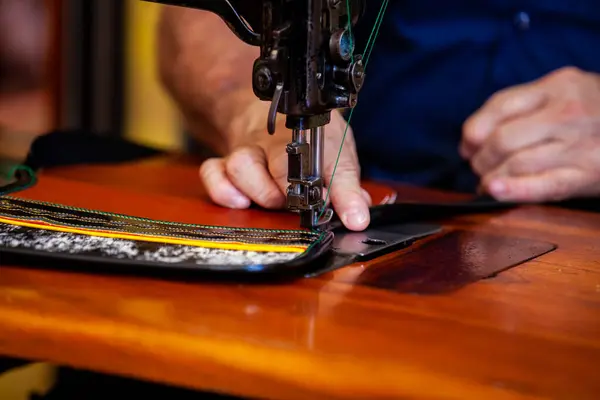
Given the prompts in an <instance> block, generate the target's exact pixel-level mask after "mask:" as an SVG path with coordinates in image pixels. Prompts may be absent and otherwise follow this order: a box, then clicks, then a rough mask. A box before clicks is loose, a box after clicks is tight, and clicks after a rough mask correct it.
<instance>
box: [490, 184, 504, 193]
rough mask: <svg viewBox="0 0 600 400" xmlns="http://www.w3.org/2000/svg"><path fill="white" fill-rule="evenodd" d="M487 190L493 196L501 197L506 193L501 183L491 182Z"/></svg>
mask: <svg viewBox="0 0 600 400" xmlns="http://www.w3.org/2000/svg"><path fill="white" fill-rule="evenodd" d="M489 188H490V192H491V193H492V194H495V195H503V194H505V193H506V184H505V183H504V182H502V181H492V182H491V183H490V186H489Z"/></svg>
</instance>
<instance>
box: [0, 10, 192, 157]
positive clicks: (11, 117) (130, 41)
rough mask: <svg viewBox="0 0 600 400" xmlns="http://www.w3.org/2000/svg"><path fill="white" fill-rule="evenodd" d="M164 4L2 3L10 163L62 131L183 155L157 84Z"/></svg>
mask: <svg viewBox="0 0 600 400" xmlns="http://www.w3.org/2000/svg"><path fill="white" fill-rule="evenodd" d="M160 7H161V6H160V5H157V4H152V3H146V2H142V1H140V0H0V157H3V158H11V159H21V158H22V157H23V155H24V154H26V152H27V149H28V146H29V144H30V143H31V140H32V139H33V138H34V137H35V136H37V135H40V134H43V133H46V132H49V131H52V130H55V129H74V130H81V131H85V132H93V133H97V134H102V135H122V136H125V137H127V138H129V139H131V140H133V141H135V142H138V143H141V144H145V145H149V146H152V147H157V148H160V149H173V150H178V149H183V148H184V147H185V143H184V142H183V139H182V137H183V134H182V132H181V127H180V124H179V116H178V115H177V111H176V110H175V108H174V106H173V105H172V104H171V102H170V99H169V98H168V96H167V95H166V94H165V93H164V92H163V90H162V88H161V86H160V83H159V82H158V81H157V73H156V66H155V38H154V34H155V32H154V27H155V24H156V22H157V19H158V16H159V10H160Z"/></svg>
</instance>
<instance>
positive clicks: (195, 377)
mask: <svg viewBox="0 0 600 400" xmlns="http://www.w3.org/2000/svg"><path fill="white" fill-rule="evenodd" d="M196 170H197V168H196V167H195V166H192V165H182V164H180V165H173V164H171V166H165V164H164V162H163V161H151V162H145V163H142V164H137V165H124V166H119V167H78V168H70V169H64V170H56V171H48V172H46V173H45V174H44V175H43V176H42V178H41V180H40V183H39V185H38V186H36V187H35V188H33V189H31V190H29V191H27V192H25V193H24V194H23V196H24V197H29V198H36V199H41V200H49V201H60V202H63V203H66V204H70V205H76V206H84V207H96V208H99V209H103V210H106V211H117V212H124V213H130V214H136V215H141V216H149V217H153V218H161V219H172V220H178V221H185V222H196V223H211V224H212V223H218V224H222V225H238V226H244V225H251V226H264V227H275V226H279V227H296V223H297V220H296V219H295V218H294V217H293V216H289V215H286V214H282V213H266V212H263V211H260V210H249V211H232V210H223V209H220V208H218V207H216V206H213V205H211V204H209V203H208V202H207V201H206V199H205V196H204V195H203V192H202V189H201V188H200V187H199V185H198V184H197V172H196ZM107 177H110V178H109V179H108V178H107ZM94 181H96V182H100V183H93V182H94ZM372 190H373V191H374V192H377V193H375V194H376V195H375V196H374V197H382V196H381V194H382V193H384V194H385V193H386V191H385V190H384V189H382V188H380V187H375V186H372ZM398 192H399V199H406V198H410V199H416V198H419V197H421V198H424V199H432V198H434V197H435V198H436V199H442V198H445V195H444V194H440V193H433V192H431V191H423V190H417V189H409V188H400V189H399V191H398ZM448 198H456V196H448ZM444 226H445V228H446V232H445V234H444V235H442V236H441V237H436V238H433V239H432V240H430V241H428V242H426V244H421V245H419V246H416V247H415V248H411V249H408V250H405V251H401V252H398V253H396V254H393V255H391V256H386V257H384V258H382V259H380V260H376V261H374V262H371V263H365V264H364V265H353V266H350V267H346V268H344V269H341V270H338V271H335V272H333V273H330V274H327V275H324V276H321V277H319V278H315V279H307V280H299V281H296V282H294V283H288V284H278V285H253V284H239V285H238V284H236V285H232V284H224V283H221V284H215V283H208V282H204V283H202V282H197V281H193V282H177V281H165V280H160V279H157V278H149V277H131V276H127V277H125V276H110V275H90V274H85V273H80V274H78V273H73V272H66V271H51V270H43V269H27V268H19V267H11V266H5V265H2V267H1V268H0V321H2V323H1V324H0V352H1V353H4V354H8V355H13V356H21V357H29V358H33V359H38V360H40V359H41V360H49V361H53V362H56V363H62V364H66V365H73V366H76V367H84V368H90V369H94V370H97V371H100V372H110V373H117V374H123V375H128V376H135V377H138V378H142V379H149V380H154V381H160V382H165V383H171V384H176V385H181V386H185V387H191V388H198V389H209V390H219V391H224V392H228V393H232V394H238V395H247V396H256V397H262V398H278V399H320V398H324V399H325V398H355V399H375V398H386V399H387V398H469V399H471V398H473V399H495V398H498V399H504V398H507V399H508V398H510V399H514V398H517V399H520V398H555V399H597V398H600V380H599V379H598V365H600V215H598V214H591V213H583V212H575V211H568V210H562V209H557V208H546V207H535V206H530V207H522V208H518V209H513V210H509V211H505V212H498V213H494V214H489V215H471V216H464V217H459V218H454V219H452V220H448V221H445V224H444ZM452 230H455V231H456V232H460V235H461V236H460V238H461V239H460V240H454V241H452V240H450V241H448V240H447V238H448V237H449V236H446V235H447V234H448V232H449V231H452ZM498 237H504V238H507V241H505V242H502V241H498V240H497V239H493V240H492V239H490V238H498ZM444 238H446V240H444ZM481 238H483V239H481ZM508 239H510V240H508ZM436 240H439V241H438V242H436ZM520 240H522V241H527V240H536V241H542V242H550V243H554V244H556V245H558V249H557V250H555V251H553V252H550V253H547V254H545V255H543V256H541V257H539V258H537V259H535V260H532V261H529V262H527V263H525V264H522V265H520V266H518V267H515V268H512V269H510V270H508V271H506V272H504V273H501V274H499V275H498V276H497V277H495V278H493V279H487V280H483V281H479V282H477V283H473V284H470V285H467V286H465V287H462V288H461V289H460V290H457V291H453V292H451V293H444V294H437V295H415V294H412V293H409V292H407V291H403V290H399V288H398V286H397V285H393V284H391V282H392V281H393V279H395V278H394V274H393V273H390V268H391V266H393V267H394V268H397V270H398V271H402V270H403V268H404V267H408V265H407V264H408V263H409V261H410V264H411V265H415V264H414V263H415V259H417V261H418V259H420V258H419V257H420V256H419V254H423V258H421V259H426V260H429V261H427V262H429V263H434V262H436V261H435V260H436V258H435V257H433V256H431V255H429V256H427V254H431V253H430V252H428V253H423V252H422V251H425V250H426V249H427V246H426V245H428V246H433V247H431V248H433V249H436V250H435V251H436V252H437V251H440V249H441V247H443V246H446V250H444V252H443V253H440V254H445V256H440V258H439V262H441V263H444V262H445V263H454V264H460V263H464V264H465V265H467V264H469V263H470V264H473V265H487V264H486V263H491V262H494V260H497V259H498V258H499V257H500V256H502V257H505V258H506V257H508V258H510V257H516V250H515V251H514V252H513V253H511V249H510V246H507V243H513V246H516V245H515V243H519V241H520ZM436 243H438V244H439V245H437V247H435V246H436ZM444 243H446V244H444ZM473 243H476V244H477V243H479V244H478V245H473ZM419 252H421V253H419ZM427 257H428V258H427ZM449 260H450V261H449ZM454 266H455V265H448V268H451V267H454ZM384 267H385V269H386V271H387V272H386V273H381V272H382V271H383V270H384ZM400 275H401V274H400ZM396 283H402V282H396Z"/></svg>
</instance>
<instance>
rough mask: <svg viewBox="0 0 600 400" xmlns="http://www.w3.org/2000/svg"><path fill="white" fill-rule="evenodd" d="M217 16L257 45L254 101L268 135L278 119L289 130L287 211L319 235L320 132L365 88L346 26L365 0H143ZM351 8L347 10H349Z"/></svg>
mask: <svg viewBox="0 0 600 400" xmlns="http://www.w3.org/2000/svg"><path fill="white" fill-rule="evenodd" d="M144 1H149V2H154V3H162V4H166V5H174V6H183V7H191V8H197V9H202V10H205V11H209V12H212V13H215V14H217V15H219V16H220V17H221V18H222V19H223V20H224V21H225V23H226V24H227V26H228V27H229V28H230V29H231V30H232V31H233V32H234V33H235V34H236V35H237V37H238V38H240V40H242V41H244V42H246V43H248V44H250V45H254V46H259V47H260V50H261V51H260V56H259V58H258V59H257V60H255V63H254V68H253V71H252V77H253V79H252V86H253V90H254V93H255V95H256V96H257V97H258V98H259V99H260V100H263V101H270V102H271V107H270V111H269V115H268V123H267V131H268V132H269V134H274V133H275V125H276V124H275V122H276V118H277V114H278V113H279V114H284V115H285V116H286V124H285V125H286V127H287V128H288V129H290V130H291V131H292V138H291V142H290V143H289V144H288V146H287V149H286V150H287V154H288V160H289V162H288V168H289V170H288V182H289V183H290V186H289V188H288V191H287V207H288V209H289V210H291V211H294V212H297V213H299V214H300V225H301V226H302V227H305V228H309V229H317V230H318V229H324V228H326V227H327V224H328V222H329V220H330V219H331V217H332V216H333V211H332V210H326V209H325V199H324V196H323V193H324V187H325V185H324V179H323V153H324V149H323V144H324V137H323V135H324V127H325V126H326V125H327V124H328V123H329V122H330V120H331V112H332V111H333V110H336V109H346V108H353V107H354V106H355V105H356V104H357V96H358V92H359V91H360V89H361V87H362V86H363V82H364V78H365V74H364V65H363V60H362V56H360V55H355V54H354V50H355V49H354V38H353V36H352V28H353V26H355V25H356V23H357V22H358V20H359V19H360V17H361V16H362V15H363V13H364V10H365V6H366V0H254V1H250V0H144ZM348 6H349V7H348Z"/></svg>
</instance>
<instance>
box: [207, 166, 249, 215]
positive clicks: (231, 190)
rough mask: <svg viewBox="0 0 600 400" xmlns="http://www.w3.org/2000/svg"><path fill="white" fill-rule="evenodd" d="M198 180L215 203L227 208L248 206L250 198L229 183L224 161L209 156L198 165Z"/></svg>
mask: <svg viewBox="0 0 600 400" xmlns="http://www.w3.org/2000/svg"><path fill="white" fill-rule="evenodd" d="M199 173H200V180H201V181H202V183H203V184H204V187H205V188H206V190H207V192H208V195H209V197H210V198H211V200H212V201H214V202H215V203H217V204H219V205H221V206H223V207H229V208H248V207H249V206H250V199H248V197H246V196H244V195H243V194H242V193H241V192H240V191H239V190H238V189H236V188H235V186H234V185H233V184H232V183H231V181H230V180H229V178H227V174H226V173H225V161H224V160H223V159H222V158H211V159H208V160H206V161H204V163H202V165H201V166H200V171H199Z"/></svg>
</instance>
